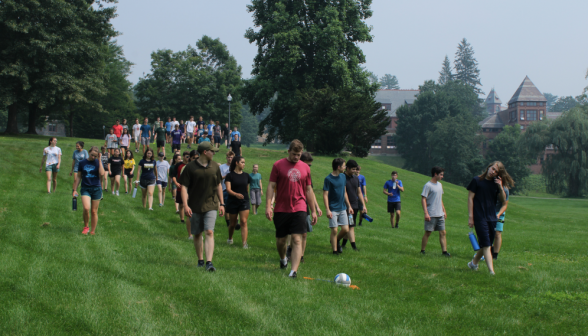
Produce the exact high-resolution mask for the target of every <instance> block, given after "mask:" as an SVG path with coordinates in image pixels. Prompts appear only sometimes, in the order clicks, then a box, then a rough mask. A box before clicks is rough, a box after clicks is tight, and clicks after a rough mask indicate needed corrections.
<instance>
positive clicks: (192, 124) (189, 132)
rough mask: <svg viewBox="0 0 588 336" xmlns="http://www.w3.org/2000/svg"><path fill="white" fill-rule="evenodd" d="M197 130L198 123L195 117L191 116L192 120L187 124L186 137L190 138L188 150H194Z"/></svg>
mask: <svg viewBox="0 0 588 336" xmlns="http://www.w3.org/2000/svg"><path fill="white" fill-rule="evenodd" d="M195 130H196V122H195V121H194V116H190V120H188V122H187V123H186V135H187V136H188V148H192V143H194V131H195Z"/></svg>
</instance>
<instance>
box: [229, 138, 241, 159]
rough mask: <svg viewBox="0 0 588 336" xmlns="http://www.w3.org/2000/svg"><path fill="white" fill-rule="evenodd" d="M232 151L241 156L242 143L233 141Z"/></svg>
mask: <svg viewBox="0 0 588 336" xmlns="http://www.w3.org/2000/svg"><path fill="white" fill-rule="evenodd" d="M231 150H232V151H233V152H234V153H235V155H237V156H241V141H235V140H232V141H231Z"/></svg>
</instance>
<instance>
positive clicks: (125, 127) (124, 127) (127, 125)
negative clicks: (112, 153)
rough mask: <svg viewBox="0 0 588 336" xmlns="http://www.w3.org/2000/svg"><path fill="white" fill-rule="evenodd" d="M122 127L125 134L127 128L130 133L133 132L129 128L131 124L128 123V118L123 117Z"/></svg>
mask: <svg viewBox="0 0 588 336" xmlns="http://www.w3.org/2000/svg"><path fill="white" fill-rule="evenodd" d="M121 126H122V129H123V134H125V130H127V133H128V134H131V132H130V130H129V124H127V119H123V122H122V125H121Z"/></svg>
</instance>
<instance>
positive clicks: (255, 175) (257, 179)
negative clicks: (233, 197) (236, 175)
mask: <svg viewBox="0 0 588 336" xmlns="http://www.w3.org/2000/svg"><path fill="white" fill-rule="evenodd" d="M217 148H218V147H217ZM249 176H251V185H250V187H249V188H250V192H249V194H250V195H249V196H250V197H249V198H250V199H251V206H252V207H253V214H254V215H257V208H259V206H260V205H261V196H263V184H262V183H261V174H260V173H259V165H256V164H254V165H253V170H252V172H251V174H249Z"/></svg>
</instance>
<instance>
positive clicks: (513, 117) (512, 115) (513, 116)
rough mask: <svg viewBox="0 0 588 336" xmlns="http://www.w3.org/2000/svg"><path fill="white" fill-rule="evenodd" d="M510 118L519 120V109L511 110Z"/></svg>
mask: <svg viewBox="0 0 588 336" xmlns="http://www.w3.org/2000/svg"><path fill="white" fill-rule="evenodd" d="M510 120H511V121H515V120H517V111H511V112H510Z"/></svg>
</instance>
